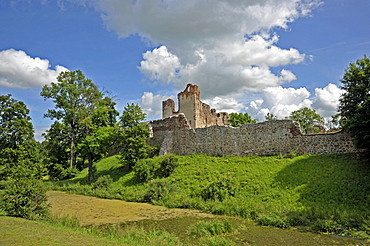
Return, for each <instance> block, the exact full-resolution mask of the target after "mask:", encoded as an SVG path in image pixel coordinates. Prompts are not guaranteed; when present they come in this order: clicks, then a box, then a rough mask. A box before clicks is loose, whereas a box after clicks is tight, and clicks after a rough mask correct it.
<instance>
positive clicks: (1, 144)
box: [0, 94, 33, 158]
mask: <svg viewBox="0 0 370 246" xmlns="http://www.w3.org/2000/svg"><path fill="white" fill-rule="evenodd" d="M28 114H29V110H28V109H27V107H26V105H25V104H24V103H23V102H21V101H17V100H15V99H14V98H12V95H10V94H9V95H0V148H1V149H2V150H3V149H5V148H10V149H16V148H17V146H19V145H25V144H27V142H28V141H30V140H32V139H33V126H32V123H31V117H30V116H29V115H28ZM0 158H1V153H0Z"/></svg>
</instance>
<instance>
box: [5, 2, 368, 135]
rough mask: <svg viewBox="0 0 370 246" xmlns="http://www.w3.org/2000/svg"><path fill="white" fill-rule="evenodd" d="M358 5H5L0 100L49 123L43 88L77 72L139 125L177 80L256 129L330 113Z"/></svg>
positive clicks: (361, 30)
mask: <svg viewBox="0 0 370 246" xmlns="http://www.w3.org/2000/svg"><path fill="white" fill-rule="evenodd" d="M369 11H370V1H368V0H357V1H351V0H327V1H325V0H324V1H319V0H276V1H269V0H259V1H256V0H235V1H226V0H213V1H205V0H203V1H201V0H187V1H179V0H136V1H131V0H127V1H119V0H115V1H114V0H91V1H87V0H58V1H51V0H28V1H27V0H14V1H11V0H10V1H1V2H0V35H1V38H0V93H1V94H9V93H10V94H12V95H13V97H14V98H16V99H17V100H21V101H24V102H25V103H26V104H27V106H28V108H29V109H30V111H31V112H30V114H31V117H32V119H33V124H34V127H35V129H36V137H37V139H38V140H40V139H41V138H40V134H41V133H42V132H43V131H45V129H48V127H49V125H50V124H51V121H50V120H48V119H44V118H43V114H44V113H45V112H46V111H47V109H48V108H52V107H53V104H52V102H50V101H46V102H45V101H44V100H43V99H42V98H41V97H40V91H41V87H42V86H43V85H45V84H48V83H50V82H55V81H56V80H55V77H56V75H57V74H58V73H59V72H60V71H64V70H66V69H68V70H71V71H72V70H76V69H80V70H82V71H83V73H84V74H85V76H86V77H88V78H90V79H92V80H93V82H94V83H95V84H97V85H98V86H99V87H100V88H102V89H105V90H107V91H109V92H110V93H111V94H112V95H114V96H116V98H117V99H119V100H118V101H117V109H118V110H119V111H120V112H122V109H123V107H124V106H125V105H126V104H127V103H131V102H134V103H138V104H139V105H140V106H141V107H142V108H143V110H144V111H145V112H146V113H147V114H148V119H157V118H160V117H161V101H162V100H165V99H167V98H168V97H172V98H175V96H176V94H177V93H178V92H179V91H181V90H183V89H184V88H185V86H186V84H187V83H193V84H197V85H199V87H200V89H201V98H202V100H203V101H204V102H207V103H208V104H210V105H211V106H212V107H214V108H216V109H217V111H227V112H248V113H249V114H251V115H252V116H253V117H254V118H256V119H258V120H259V121H263V120H264V116H265V115H266V114H267V113H268V112H269V113H272V114H274V115H277V116H278V117H280V118H284V117H286V116H288V115H289V114H290V113H291V112H292V111H294V110H298V109H300V108H303V107H310V108H312V109H315V110H316V111H317V112H318V113H320V114H321V115H322V116H324V117H327V118H329V117H330V116H331V115H333V114H335V113H336V107H337V105H338V99H339V96H340V93H341V89H340V78H341V77H342V76H343V73H344V69H345V68H346V67H347V65H348V64H349V63H350V62H353V61H355V60H357V59H359V58H362V57H363V55H364V54H367V55H370V52H369V51H370V25H369V23H370V15H369Z"/></svg>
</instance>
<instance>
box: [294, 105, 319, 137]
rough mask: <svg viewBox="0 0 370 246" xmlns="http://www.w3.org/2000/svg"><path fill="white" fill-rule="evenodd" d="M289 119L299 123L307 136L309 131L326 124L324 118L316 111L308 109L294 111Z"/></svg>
mask: <svg viewBox="0 0 370 246" xmlns="http://www.w3.org/2000/svg"><path fill="white" fill-rule="evenodd" d="M289 119H291V120H294V121H297V122H298V123H299V125H300V126H301V129H302V131H303V133H304V134H307V132H308V129H309V128H310V127H311V126H313V125H317V124H321V125H323V124H324V118H323V117H321V116H320V115H319V114H317V113H316V110H313V109H309V108H307V107H305V108H302V109H299V110H296V111H293V112H292V113H291V114H290V116H289Z"/></svg>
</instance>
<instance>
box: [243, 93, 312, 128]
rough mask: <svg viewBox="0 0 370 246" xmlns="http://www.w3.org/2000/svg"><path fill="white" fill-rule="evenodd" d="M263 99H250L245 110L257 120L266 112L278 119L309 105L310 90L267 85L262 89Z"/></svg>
mask: <svg viewBox="0 0 370 246" xmlns="http://www.w3.org/2000/svg"><path fill="white" fill-rule="evenodd" d="M261 96H262V98H263V99H258V100H254V101H252V102H251V103H250V104H249V106H248V107H247V109H246V111H247V112H248V113H249V114H251V115H252V117H254V118H256V119H258V120H259V121H264V120H265V116H266V114H267V113H270V114H273V115H275V116H276V117H278V118H279V119H284V118H285V117H288V116H289V115H290V114H291V113H292V112H293V111H296V110H299V109H301V108H304V107H309V108H310V107H311V104H312V101H311V100H310V99H309V97H310V92H309V91H308V90H307V89H306V88H299V89H294V88H283V87H281V86H279V87H268V88H265V89H263V90H262V92H261Z"/></svg>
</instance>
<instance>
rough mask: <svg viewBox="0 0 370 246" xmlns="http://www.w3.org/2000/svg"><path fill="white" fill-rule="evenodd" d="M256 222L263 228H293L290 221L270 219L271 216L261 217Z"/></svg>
mask: <svg viewBox="0 0 370 246" xmlns="http://www.w3.org/2000/svg"><path fill="white" fill-rule="evenodd" d="M256 221H257V223H258V224H259V225H262V226H274V227H277V228H283V229H286V228H290V227H291V225H290V222H289V220H288V219H282V218H278V217H269V216H265V217H259V218H257V219H256Z"/></svg>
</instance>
